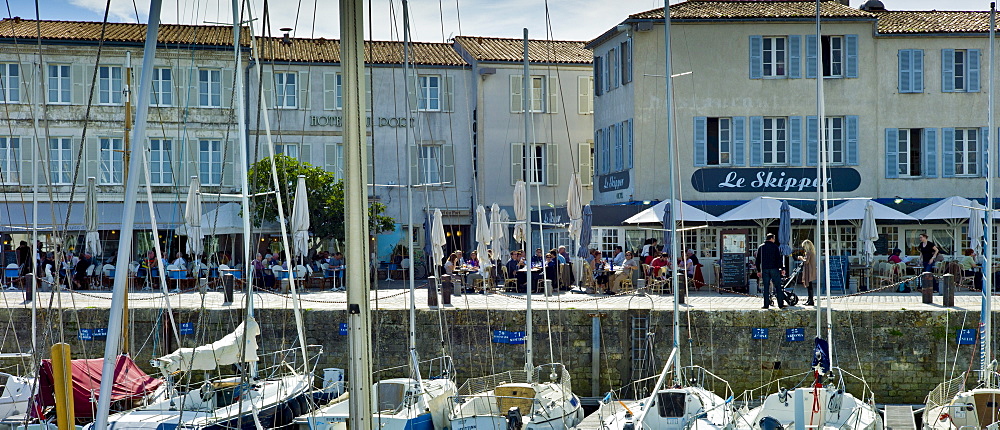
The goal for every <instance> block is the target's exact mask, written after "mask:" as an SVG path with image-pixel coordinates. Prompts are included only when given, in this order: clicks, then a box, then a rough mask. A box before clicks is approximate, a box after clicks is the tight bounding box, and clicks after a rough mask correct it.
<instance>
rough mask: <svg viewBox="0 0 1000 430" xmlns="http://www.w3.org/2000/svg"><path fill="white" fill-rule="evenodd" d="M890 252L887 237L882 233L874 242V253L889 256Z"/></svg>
mask: <svg viewBox="0 0 1000 430" xmlns="http://www.w3.org/2000/svg"><path fill="white" fill-rule="evenodd" d="M891 252H892V250H891V249H889V235H888V234H885V233H882V234H880V235H878V240H876V241H875V253H876V254H878V255H889V253H891Z"/></svg>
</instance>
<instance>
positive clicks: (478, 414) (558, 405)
mask: <svg viewBox="0 0 1000 430" xmlns="http://www.w3.org/2000/svg"><path fill="white" fill-rule="evenodd" d="M523 76H524V78H523V79H524V82H523V83H522V85H524V88H529V83H528V79H529V78H530V76H531V74H530V73H529V68H528V29H524V75H523ZM522 103H524V105H523V108H524V112H530V111H531V109H530V106H529V105H528V104H529V103H530V97H524V98H523V100H522ZM524 119H525V127H524V139H525V140H524V141H525V142H531V141H532V139H531V135H530V134H531V127H529V126H528V115H524ZM529 157H530V158H529V160H533V159H534V157H535V154H534V151H529ZM530 165H534V161H532V162H531V163H530ZM527 194H528V193H527V192H526V190H525V183H524V181H518V182H517V184H516V185H515V186H514V206H515V208H514V211H515V212H516V215H517V218H518V224H520V223H522V222H523V223H524V224H521V225H517V226H516V228H515V233H514V235H515V238H516V237H519V236H523V237H524V243H525V244H524V249H529V250H530V249H532V247H531V223H530V221H529V217H528V216H527V214H528V207H529V205H528V203H527ZM522 227H523V230H521V228H522ZM532 278H533V277H532V276H530V275H529V276H528V283H529V284H531V283H532ZM532 290H534V288H533V286H531V285H529V287H528V289H527V300H526V301H525V303H526V305H527V310H526V313H527V315H526V318H525V336H524V345H525V350H526V351H525V367H524V370H519V371H507V372H502V373H498V374H494V375H488V376H482V377H478V378H470V379H468V380H466V381H465V383H464V384H462V386H461V387H459V389H458V395H457V396H455V397H454V398H453V402H454V405H453V408H452V410H451V413H450V419H451V429H452V430H488V429H495V430H503V429H510V428H514V429H525V430H531V429H543V428H544V429H549V430H551V429H560V428H572V427H575V426H576V425H577V424H579V423H580V421H582V420H583V408H582V407H581V405H580V399H579V398H578V397H577V396H576V394H573V385H572V383H571V381H570V375H569V372H568V371H567V370H566V367H565V366H563V365H562V364H560V363H550V364H544V365H541V366H538V367H535V366H534V365H533V358H534V357H533V352H532V330H533V326H532V319H531V300H532V299H531V291H532Z"/></svg>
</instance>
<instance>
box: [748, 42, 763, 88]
mask: <svg viewBox="0 0 1000 430" xmlns="http://www.w3.org/2000/svg"><path fill="white" fill-rule="evenodd" d="M763 77H764V38H763V37H762V36H750V79H762V78H763Z"/></svg>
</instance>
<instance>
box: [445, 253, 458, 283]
mask: <svg viewBox="0 0 1000 430" xmlns="http://www.w3.org/2000/svg"><path fill="white" fill-rule="evenodd" d="M458 258H459V257H458V252H457V251H456V252H452V253H451V254H448V259H446V260H445V261H444V274H445V275H448V276H451V279H452V280H454V279H455V269H456V268H457V267H458Z"/></svg>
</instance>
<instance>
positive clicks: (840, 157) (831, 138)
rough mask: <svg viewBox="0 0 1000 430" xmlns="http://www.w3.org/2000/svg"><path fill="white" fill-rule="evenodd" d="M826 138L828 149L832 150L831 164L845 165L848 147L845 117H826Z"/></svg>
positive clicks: (830, 154) (830, 153)
mask: <svg viewBox="0 0 1000 430" xmlns="http://www.w3.org/2000/svg"><path fill="white" fill-rule="evenodd" d="M823 130H824V133H823V134H824V135H825V137H826V143H827V145H828V146H827V147H828V148H830V152H829V157H830V158H829V159H828V160H827V161H828V162H829V163H830V164H844V163H845V160H846V155H847V154H846V150H847V148H846V146H845V144H844V117H842V116H829V117H826V127H825V128H824V129H823Z"/></svg>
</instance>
